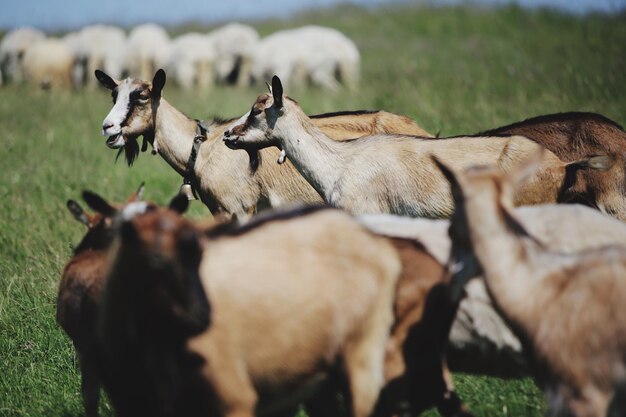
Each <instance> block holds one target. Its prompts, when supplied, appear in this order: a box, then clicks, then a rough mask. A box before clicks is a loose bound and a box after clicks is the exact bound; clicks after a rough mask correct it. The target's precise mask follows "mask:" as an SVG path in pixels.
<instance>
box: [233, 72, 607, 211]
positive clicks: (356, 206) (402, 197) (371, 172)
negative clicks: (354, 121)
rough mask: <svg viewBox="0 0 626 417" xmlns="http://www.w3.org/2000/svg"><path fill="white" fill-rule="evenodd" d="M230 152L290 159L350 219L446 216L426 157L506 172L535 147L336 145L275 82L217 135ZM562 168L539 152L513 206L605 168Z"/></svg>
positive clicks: (405, 140)
mask: <svg viewBox="0 0 626 417" xmlns="http://www.w3.org/2000/svg"><path fill="white" fill-rule="evenodd" d="M224 141H225V143H226V145H227V146H229V147H230V148H232V149H245V150H246V151H248V153H253V152H254V151H256V150H258V149H262V148H266V147H269V146H276V147H279V148H280V149H282V151H283V152H285V153H286V155H287V156H288V157H289V158H290V159H291V160H292V162H293V163H294V165H295V167H296V168H297V169H298V171H299V172H300V173H301V174H302V176H303V177H304V178H306V179H307V181H309V183H310V184H311V185H312V186H313V188H315V189H316V190H317V191H318V193H319V194H320V195H322V196H323V197H324V200H325V201H326V202H327V203H329V204H331V205H334V206H337V207H341V208H344V209H346V210H348V211H350V212H352V213H354V214H366V213H392V214H399V215H408V216H418V217H429V218H441V217H448V216H450V214H451V213H452V209H453V205H452V199H451V197H450V194H449V186H448V184H447V182H446V181H445V179H444V177H443V176H442V175H441V174H440V173H439V172H438V170H437V169H436V167H435V166H434V164H433V162H432V161H431V160H430V155H431V153H434V154H436V155H437V156H438V157H440V158H442V159H443V160H445V161H446V162H448V163H454V164H455V166H457V167H463V166H468V165H470V164H473V163H496V162H497V163H498V164H499V165H500V166H502V167H504V168H507V167H510V166H512V165H514V164H515V162H516V161H519V160H520V159H521V158H523V157H524V156H525V155H528V154H529V153H531V152H532V151H533V150H535V149H537V147H538V146H539V145H537V144H536V143H535V142H533V141H531V140H530V139H527V138H525V137H522V136H511V137H509V138H508V139H507V140H504V139H503V138H501V137H480V138H479V137H472V138H471V139H468V138H462V137H457V138H448V139H445V140H442V139H436V140H435V139H425V138H416V137H413V136H400V135H396V136H390V135H373V136H367V137H361V138H357V139H354V140H350V141H344V142H335V141H333V140H330V139H329V138H328V136H326V135H325V134H324V133H323V132H321V131H320V130H319V129H318V128H317V127H316V126H315V125H314V124H313V123H311V120H310V119H309V118H308V117H307V116H306V115H305V114H304V113H303V112H302V110H301V109H300V107H298V105H297V103H296V102H295V101H293V100H291V99H289V98H288V97H283V89H282V84H281V81H280V79H279V78H278V77H276V76H274V78H273V79H272V94H271V95H270V94H264V95H261V96H259V97H258V99H257V101H256V102H255V103H254V105H253V106H252V109H251V110H250V111H249V112H248V113H246V114H245V115H244V116H242V117H241V118H240V119H239V121H237V122H236V123H234V124H233V125H231V126H230V128H229V129H228V130H227V131H226V132H225V133H224ZM590 161H591V159H585V160H582V161H576V162H572V163H569V164H566V163H564V162H562V161H561V160H560V159H558V158H557V157H556V155H554V154H553V153H552V152H546V154H545V155H544V161H543V166H542V170H541V171H540V172H539V173H538V174H537V175H536V176H535V177H534V178H533V181H532V182H530V183H528V184H526V185H525V187H524V188H523V189H520V190H519V191H518V193H517V194H516V197H515V198H516V200H515V204H516V205H524V204H538V203H545V202H556V201H558V200H559V196H560V194H559V191H560V189H561V187H562V184H563V182H564V179H565V172H566V170H567V169H568V168H570V167H585V166H589V165H592V164H591V162H594V163H596V165H598V166H597V167H596V165H592V166H591V168H592V169H595V168H598V169H604V168H605V166H604V165H602V164H601V162H602V161H603V160H600V161H597V160H593V161H591V162H590Z"/></svg>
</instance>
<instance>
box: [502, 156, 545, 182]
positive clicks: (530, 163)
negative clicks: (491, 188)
mask: <svg viewBox="0 0 626 417" xmlns="http://www.w3.org/2000/svg"><path fill="white" fill-rule="evenodd" d="M545 155H546V148H544V147H543V146H540V147H539V149H537V150H536V151H535V152H533V153H531V154H530V156H528V157H527V158H526V159H525V160H523V161H522V162H520V163H519V164H518V165H517V166H514V167H513V168H512V169H511V170H510V172H509V173H508V174H507V175H506V178H507V179H508V180H509V181H510V182H511V183H512V184H513V186H514V187H515V188H517V187H519V186H520V185H522V184H524V183H526V182H527V181H528V180H529V179H530V178H531V177H532V176H533V175H534V174H535V172H537V170H538V169H539V167H540V166H541V161H542V160H543V158H544V157H545Z"/></svg>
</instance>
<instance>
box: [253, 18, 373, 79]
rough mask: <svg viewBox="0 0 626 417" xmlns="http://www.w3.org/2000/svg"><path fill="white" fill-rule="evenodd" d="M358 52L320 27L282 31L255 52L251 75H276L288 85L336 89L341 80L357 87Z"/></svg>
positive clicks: (341, 36)
mask: <svg viewBox="0 0 626 417" xmlns="http://www.w3.org/2000/svg"><path fill="white" fill-rule="evenodd" d="M360 60H361V58H360V54H359V50H358V48H357V47H356V45H355V44H354V42H352V41H351V40H350V39H348V38H347V37H346V36H345V35H344V34H342V33H341V32H339V31H337V30H335V29H331V28H326V27H320V26H304V27H301V28H297V29H289V30H283V31H278V32H275V33H273V34H272V35H270V36H267V37H266V38H263V39H262V40H261V41H260V42H259V44H258V45H257V46H256V47H255V49H254V55H253V63H252V75H253V78H254V79H255V80H256V81H257V82H260V81H263V80H266V79H268V78H269V77H271V76H272V75H274V74H277V75H278V76H279V77H280V78H281V79H283V80H284V81H285V84H286V85H302V84H303V83H304V82H306V81H307V80H310V81H311V82H312V83H313V84H314V85H317V86H320V87H323V88H326V89H328V90H336V89H337V88H338V87H339V84H338V81H341V82H342V83H343V84H345V85H346V86H347V87H349V88H355V87H356V84H357V83H358V80H359V73H360Z"/></svg>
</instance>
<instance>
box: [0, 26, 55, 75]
mask: <svg viewBox="0 0 626 417" xmlns="http://www.w3.org/2000/svg"><path fill="white" fill-rule="evenodd" d="M45 38H46V35H45V34H44V33H43V32H42V31H40V30H38V29H34V28H30V27H23V28H19V29H15V30H12V31H10V32H8V33H7V34H6V35H4V37H3V38H2V42H0V70H1V71H2V77H3V82H4V83H7V82H21V81H23V80H24V71H23V69H22V60H23V58H24V53H25V52H26V49H27V48H28V47H29V46H31V45H32V44H34V43H35V42H38V41H41V40H43V39H45Z"/></svg>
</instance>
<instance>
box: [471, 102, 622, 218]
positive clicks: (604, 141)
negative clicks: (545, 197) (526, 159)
mask: <svg viewBox="0 0 626 417" xmlns="http://www.w3.org/2000/svg"><path fill="white" fill-rule="evenodd" d="M479 135H496V136H497V135H523V136H526V137H528V138H529V139H532V140H534V141H535V142H537V143H539V144H541V145H543V146H544V147H545V148H547V149H549V150H550V151H552V152H554V154H556V156H558V157H559V159H561V160H562V161H565V162H574V161H576V160H580V159H585V158H589V157H594V161H595V162H592V164H596V165H597V164H602V165H604V169H584V168H585V167H580V166H576V165H574V166H572V167H570V169H568V171H567V173H566V178H567V179H568V180H566V181H565V183H564V184H563V189H562V190H561V191H560V194H561V195H562V197H561V199H562V200H564V201H568V202H574V203H575V202H579V203H582V204H586V205H592V206H597V207H598V208H599V209H600V210H601V211H604V212H606V213H608V214H610V215H612V216H614V217H617V218H618V219H620V220H622V221H624V220H626V196H625V195H624V191H623V190H625V189H626V175H625V174H624V166H626V161H625V155H626V131H624V129H623V128H622V126H620V125H619V124H617V123H616V122H614V121H613V120H611V119H608V118H606V117H604V116H602V115H599V114H595V113H584V112H568V113H557V114H549V115H545V116H538V117H533V118H531V119H527V120H524V121H522V122H518V123H513V124H511V125H507V126H502V127H499V128H496V129H492V130H488V131H486V132H483V133H479ZM581 168H583V169H581Z"/></svg>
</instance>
